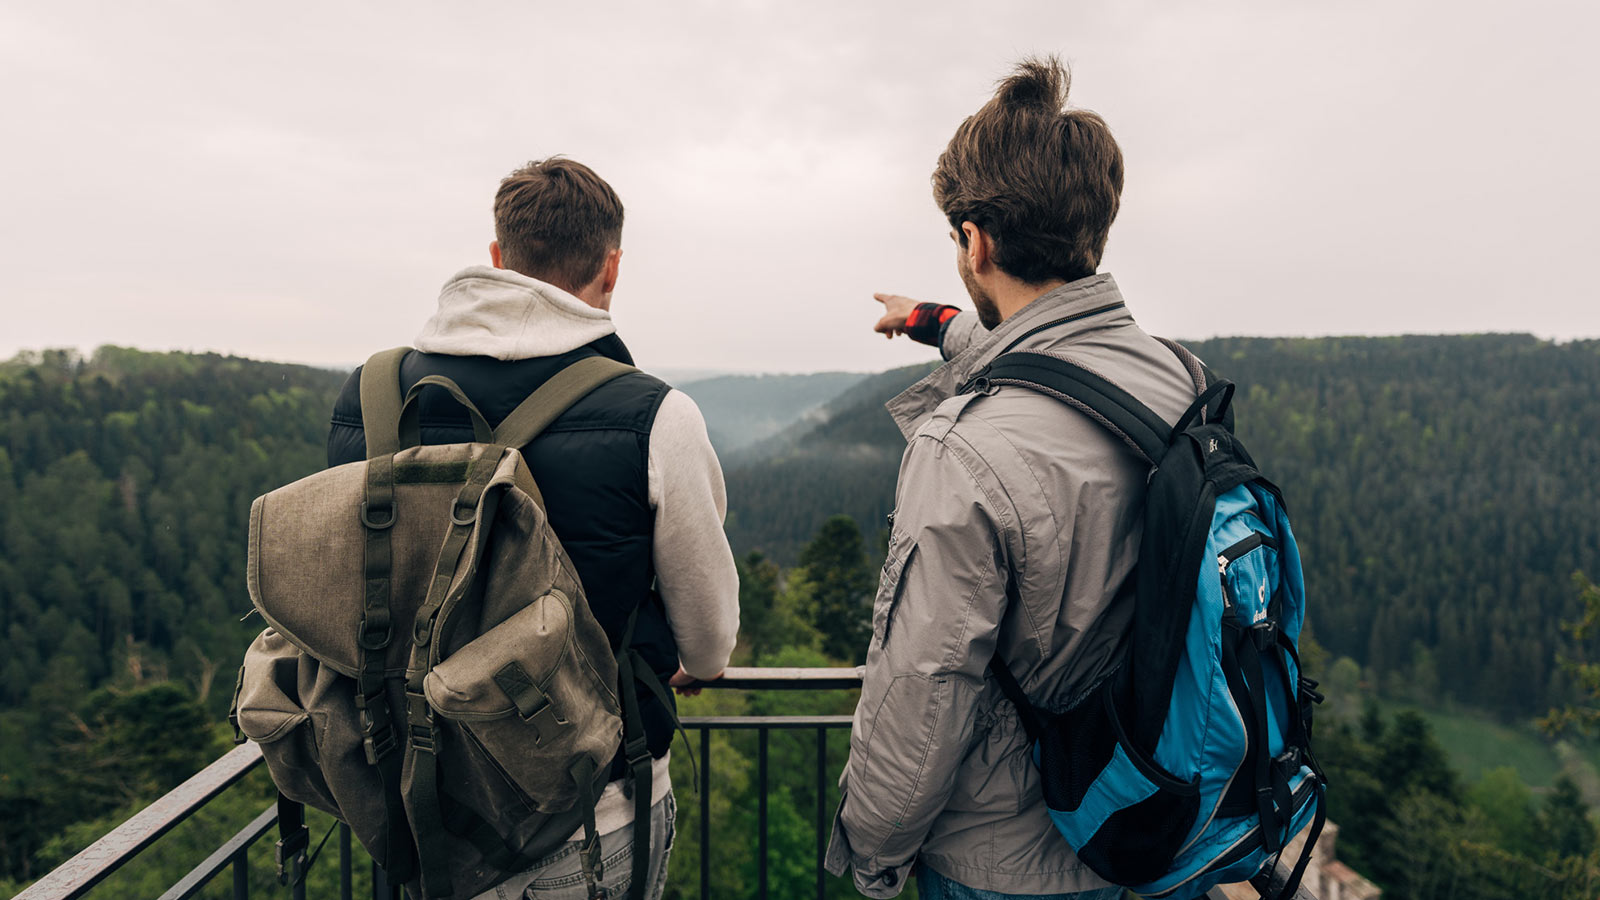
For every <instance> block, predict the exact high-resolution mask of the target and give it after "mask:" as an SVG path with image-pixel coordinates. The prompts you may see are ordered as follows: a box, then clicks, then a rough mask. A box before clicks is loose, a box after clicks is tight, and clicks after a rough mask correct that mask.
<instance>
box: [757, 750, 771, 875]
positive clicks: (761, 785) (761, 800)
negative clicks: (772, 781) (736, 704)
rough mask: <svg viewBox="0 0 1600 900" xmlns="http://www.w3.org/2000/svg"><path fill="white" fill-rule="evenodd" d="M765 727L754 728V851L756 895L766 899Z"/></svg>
mask: <svg viewBox="0 0 1600 900" xmlns="http://www.w3.org/2000/svg"><path fill="white" fill-rule="evenodd" d="M767 734H768V731H767V728H766V726H762V727H761V728H759V729H757V730H756V773H757V774H756V809H757V813H756V818H757V819H758V820H759V821H760V823H761V836H760V837H759V838H758V849H757V851H756V864H757V866H758V868H757V870H756V873H757V874H756V883H757V884H758V885H759V887H758V888H757V890H756V896H757V897H759V898H760V900H767Z"/></svg>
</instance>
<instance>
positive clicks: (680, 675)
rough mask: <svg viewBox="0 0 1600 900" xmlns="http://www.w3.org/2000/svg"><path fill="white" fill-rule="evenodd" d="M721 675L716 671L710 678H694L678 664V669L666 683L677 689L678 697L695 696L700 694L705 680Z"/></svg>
mask: <svg viewBox="0 0 1600 900" xmlns="http://www.w3.org/2000/svg"><path fill="white" fill-rule="evenodd" d="M721 677H722V673H721V672H718V673H717V674H715V675H713V676H711V677H710V678H696V677H694V676H693V675H690V674H689V673H688V672H685V671H684V670H683V666H679V667H678V671H677V672H676V673H675V674H674V675H673V676H672V677H671V678H668V679H667V684H670V685H672V689H673V690H675V691H677V692H678V696H680V697H697V696H699V694H700V689H701V687H703V686H704V685H705V683H706V682H708V681H716V680H717V679H718V678H721Z"/></svg>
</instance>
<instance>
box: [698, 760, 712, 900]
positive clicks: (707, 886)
mask: <svg viewBox="0 0 1600 900" xmlns="http://www.w3.org/2000/svg"><path fill="white" fill-rule="evenodd" d="M700 767H701V768H700V771H701V772H702V773H703V774H702V775H701V776H700V900H711V729H710V728H702V729H700Z"/></svg>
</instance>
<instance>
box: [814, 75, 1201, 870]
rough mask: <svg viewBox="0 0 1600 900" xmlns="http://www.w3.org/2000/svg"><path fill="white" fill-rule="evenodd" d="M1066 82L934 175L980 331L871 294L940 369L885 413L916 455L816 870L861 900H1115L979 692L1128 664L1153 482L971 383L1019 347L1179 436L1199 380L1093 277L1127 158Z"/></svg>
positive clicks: (1044, 408) (988, 697)
mask: <svg viewBox="0 0 1600 900" xmlns="http://www.w3.org/2000/svg"><path fill="white" fill-rule="evenodd" d="M1069 83H1070V79H1069V75H1068V73H1067V71H1066V69H1065V68H1064V67H1063V66H1062V65H1061V63H1060V62H1059V61H1057V60H1056V59H1055V58H1053V57H1047V58H1043V59H1027V60H1024V61H1023V62H1021V63H1020V64H1019V65H1018V66H1017V67H1016V70H1015V71H1014V72H1013V73H1012V74H1011V75H1010V76H1009V77H1007V78H1005V79H1004V80H1002V81H1001V82H1000V84H999V87H998V90H997V91H996V92H995V95H994V97H993V98H992V99H990V100H989V102H988V103H986V104H984V106H983V107H982V108H981V109H979V110H978V112H977V113H975V114H974V115H972V116H971V117H969V118H968V119H967V120H966V121H964V122H962V123H961V125H960V127H958V128H957V129H956V133H955V136H954V137H952V138H951V139H950V143H949V145H948V146H947V147H946V148H945V150H944V153H943V154H941V155H940V157H939V162H938V166H937V167H936V168H935V169H934V172H933V195H934V200H935V201H936V202H937V203H938V204H939V208H940V209H941V210H942V211H943V212H944V214H945V217H946V218H947V219H948V220H949V223H950V239H951V241H952V245H953V248H954V250H955V255H956V270H957V272H959V273H960V275H961V280H962V283H963V284H964V285H965V286H966V289H967V293H968V294H969V295H970V296H971V298H972V304H973V307H974V308H975V309H976V315H974V314H973V313H971V312H960V311H958V310H956V309H955V308H954V307H950V306H944V305H940V304H933V303H918V302H917V301H915V300H911V299H908V298H905V297H900V296H896V295H891V294H877V295H875V297H876V298H877V300H878V301H880V302H881V303H883V305H884V315H883V317H882V318H881V319H879V320H878V323H877V325H876V326H875V329H876V330H877V331H878V332H880V333H882V334H885V335H887V336H889V337H891V338H892V337H894V336H896V335H899V334H905V335H908V336H909V337H911V338H912V339H913V340H917V341H921V342H923V343H927V344H933V345H935V346H938V347H939V350H940V353H941V354H942V355H943V357H944V358H945V359H946V360H947V361H948V362H947V363H946V365H944V366H943V367H941V368H940V369H939V370H937V371H936V372H934V373H933V374H932V375H929V376H928V377H927V378H925V379H923V380H922V381H920V382H918V383H917V384H915V385H913V386H912V387H911V388H910V389H908V390H907V391H905V392H904V393H903V394H901V395H900V396H898V397H896V398H895V399H894V400H892V401H890V403H889V405H888V409H889V413H890V415H892V416H893V417H894V420H895V422H896V424H897V425H899V427H900V430H901V431H902V433H904V435H905V436H906V439H907V442H908V443H907V447H906V451H905V456H904V459H903V460H902V462H901V466H900V476H899V482H898V486H897V489H896V509H895V513H894V514H893V515H892V516H891V517H890V525H891V528H890V538H889V550H888V558H887V561H886V562H885V564H884V569H883V575H882V579H881V582H880V584H879V588H878V596H877V600H876V602H875V604H874V609H873V617H872V622H873V629H872V642H871V644H870V645H869V647H868V650H867V664H866V678H865V682H864V684H863V687H862V691H861V700H860V703H859V704H858V705H857V707H856V714H855V723H854V730H853V731H852V733H851V738H850V761H849V763H848V765H847V766H846V768H845V773H844V776H843V777H842V779H841V781H840V786H841V790H842V798H841V800H840V805H839V813H838V817H837V819H836V821H835V825H834V833H833V841H832V843H831V845H830V847H829V849H828V857H827V865H828V868H829V870H830V871H832V872H833V873H834V874H841V875H842V874H843V873H844V870H845V869H846V868H847V867H848V868H852V869H854V873H855V884H856V887H857V888H858V889H859V890H860V891H861V892H862V893H863V894H865V895H867V896H869V897H893V896H895V895H897V894H899V893H900V891H901V890H902V889H903V888H904V887H905V884H906V881H907V879H908V878H909V877H911V876H912V875H913V874H915V876H916V877H917V879H918V894H919V896H920V897H922V898H923V900H946V898H952V900H953V898H1003V897H1014V896H1026V897H1039V896H1048V897H1056V898H1063V897H1072V898H1094V900H1101V898H1105V900H1110V898H1116V897H1120V896H1121V894H1122V889H1121V888H1117V887H1110V886H1108V884H1107V882H1105V881H1104V880H1102V879H1101V878H1100V877H1099V876H1097V875H1095V874H1094V873H1093V872H1092V871H1090V870H1089V868H1088V867H1087V866H1085V865H1084V864H1083V863H1081V862H1080V861H1079V860H1078V859H1077V857H1076V856H1074V854H1073V852H1072V850H1071V849H1070V848H1069V847H1068V846H1067V844H1066V842H1065V841H1064V840H1062V838H1061V835H1060V833H1058V832H1057V831H1056V829H1055V827H1054V826H1053V824H1052V823H1051V820H1050V818H1049V817H1048V814H1047V812H1046V807H1045V802H1044V797H1043V794H1042V792H1041V787H1040V775H1039V770H1038V769H1037V768H1036V767H1035V766H1034V764H1033V762H1032V759H1031V747H1030V742H1029V740H1028V737H1027V734H1026V733H1025V731H1024V730H1023V728H1022V725H1021V724H1020V722H1019V721H1018V715H1017V710H1016V708H1015V707H1014V706H1012V704H1011V703H1009V702H1008V701H1007V700H1006V699H1005V697H1004V696H1003V694H1002V693H1001V690H1000V688H999V687H998V685H997V684H996V682H995V679H994V677H993V675H992V674H991V672H990V664H991V659H993V658H995V657H996V654H998V655H999V656H1000V657H1001V658H1003V659H1004V660H1006V662H1007V664H1008V665H1009V667H1010V669H1011V671H1012V674H1013V675H1014V676H1015V677H1016V679H1017V680H1018V681H1020V682H1021V684H1022V686H1023V688H1024V690H1025V691H1026V693H1027V694H1028V697H1029V699H1030V700H1031V701H1032V702H1033V704H1035V705H1037V706H1041V707H1046V708H1048V709H1051V710H1052V711H1061V710H1065V709H1068V708H1071V707H1073V706H1074V705H1076V704H1077V703H1079V702H1081V701H1082V700H1083V699H1084V698H1086V697H1088V696H1090V695H1091V694H1092V693H1093V692H1094V690H1095V689H1096V688H1097V687H1098V686H1099V685H1100V684H1101V683H1102V682H1103V681H1104V680H1105V679H1106V678H1107V677H1108V676H1109V675H1110V674H1111V672H1112V671H1113V670H1114V669H1115V668H1116V666H1117V664H1118V663H1119V662H1120V652H1121V647H1122V645H1123V637H1124V635H1125V634H1126V633H1127V630H1128V628H1129V623H1130V619H1131V614H1132V608H1133V604H1132V597H1131V595H1130V594H1128V593H1126V592H1125V585H1126V584H1128V583H1130V581H1129V575H1130V574H1131V573H1132V571H1133V567H1134V563H1135V561H1136V560H1137V558H1138V552H1139V536H1140V526H1141V524H1142V523H1141V516H1140V511H1141V506H1142V500H1143V497H1144V488H1145V476H1146V474H1147V468H1146V466H1145V465H1144V464H1143V463H1141V462H1139V461H1138V460H1136V459H1135V458H1134V456H1133V455H1132V454H1129V453H1128V452H1127V451H1126V450H1125V449H1124V448H1123V447H1121V446H1120V445H1119V444H1118V443H1117V442H1116V441H1115V439H1113V438H1112V437H1111V435H1110V434H1109V432H1107V431H1106V430H1105V429H1104V428H1103V427H1101V426H1100V425H1099V424H1097V423H1096V422H1094V421H1092V420H1090V419H1089V418H1088V417H1087V416H1085V415H1082V414H1080V413H1078V412H1077V411H1076V410H1074V409H1072V408H1070V407H1069V406H1067V405H1066V404H1063V403H1061V402H1058V401H1057V400H1055V399H1054V398H1052V397H1048V396H1045V395H1043V394H1040V393H1038V392H1036V391H1033V390H1029V389H1025V388H1020V387H1015V386H995V385H989V384H986V383H984V382H982V381H979V382H978V384H977V386H976V387H975V388H974V389H971V390H968V391H966V392H965V393H963V392H962V388H963V386H965V385H966V384H967V383H968V382H969V380H971V379H973V378H974V377H975V376H977V375H978V374H979V373H980V372H981V371H982V370H983V368H984V366H986V365H987V364H988V363H989V362H991V361H992V360H993V359H995V357H997V356H999V355H1000V354H1001V353H1004V352H1006V351H1010V350H1029V351H1037V352H1044V353H1052V354H1060V355H1064V356H1066V357H1068V358H1070V359H1071V360H1073V361H1074V362H1077V363H1080V364H1081V365H1083V366H1085V367H1087V368H1090V369H1092V370H1094V371H1095V372H1097V373H1100V374H1101V375H1103V376H1104V377H1106V378H1108V379H1110V380H1111V381H1113V382H1116V383H1117V384H1120V385H1122V386H1123V387H1125V388H1126V389H1127V390H1128V391H1129V392H1130V393H1132V394H1134V395H1135V396H1137V397H1138V398H1140V399H1141V400H1142V401H1143V402H1144V403H1145V404H1146V405H1147V406H1149V407H1150V408H1151V409H1152V410H1154V411H1155V412H1156V413H1157V414H1158V415H1160V416H1162V417H1164V418H1166V419H1167V421H1168V422H1169V423H1175V422H1176V421H1177V420H1178V418H1179V416H1180V415H1182V413H1183V411H1184V410H1185V409H1187V408H1188V406H1189V405H1190V404H1191V403H1192V402H1193V401H1194V397H1195V392H1194V382H1193V381H1192V379H1191V378H1190V376H1189V373H1188V372H1187V371H1186V369H1185V368H1184V366H1183V364H1182V363H1180V362H1179V360H1178V358H1177V356H1175V355H1174V354H1173V353H1172V352H1171V351H1170V350H1169V349H1168V348H1167V347H1166V346H1165V345H1163V344H1162V343H1160V342H1159V341H1157V340H1156V339H1155V338H1153V337H1151V336H1150V335H1148V334H1146V333H1145V332H1144V331H1143V330H1142V329H1140V328H1139V326H1138V325H1136V324H1135V323H1134V320H1133V317H1132V315H1131V314H1130V312H1129V310H1128V307H1127V305H1126V304H1125V303H1124V302H1123V299H1122V295H1121V294H1120V293H1119V292H1118V290H1117V285H1116V283H1115V282H1114V281H1113V280H1112V279H1111V276H1110V275H1108V274H1103V273H1100V274H1097V272H1098V269H1099V265H1100V258H1101V254H1102V253H1103V251H1104V250H1105V245H1106V237H1107V234H1108V233H1109V231H1110V229H1111V223H1112V221H1113V220H1114V219H1115V218H1116V215H1117V205H1118V202H1119V198H1120V196H1121V193H1122V175H1123V170H1122V153H1121V151H1120V150H1119V149H1118V147H1117V142H1116V140H1115V139H1114V138H1113V137H1112V136H1111V131H1110V129H1109V128H1108V127H1107V126H1106V123H1105V121H1104V120H1103V119H1101V118H1100V117H1099V116H1097V115H1095V114H1094V113H1092V112H1089V111H1088V110H1082V109H1073V108H1070V107H1068V106H1067V89H1068V86H1069Z"/></svg>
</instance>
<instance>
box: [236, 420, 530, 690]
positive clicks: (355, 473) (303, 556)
mask: <svg viewBox="0 0 1600 900" xmlns="http://www.w3.org/2000/svg"><path fill="white" fill-rule="evenodd" d="M490 453H496V454H498V455H499V459H498V463H497V465H496V468H495V471H494V474H493V476H492V478H491V480H490V483H489V486H488V488H487V489H485V490H484V492H483V496H484V500H483V501H482V502H480V510H481V508H482V504H483V503H485V502H493V501H492V498H493V496H494V495H496V494H498V493H501V492H503V490H504V489H505V488H506V487H508V486H510V485H516V486H517V487H519V488H521V487H523V486H524V485H531V482H532V479H531V477H530V476H529V475H528V474H527V466H526V465H525V464H524V463H523V462H522V457H521V455H520V454H518V453H517V452H516V451H514V450H508V449H506V448H503V447H495V446H493V445H484V444H471V445H465V444H456V445H440V446H425V447H416V448H412V449H410V450H404V451H401V452H400V453H398V454H396V455H395V457H394V476H395V482H396V488H395V490H396V493H397V494H399V497H398V498H397V501H396V502H395V503H394V505H393V508H394V510H395V513H394V515H393V519H392V525H390V526H389V528H388V530H389V533H390V544H391V546H392V547H393V548H394V550H393V560H392V567H391V570H390V573H389V580H390V582H391V583H392V584H394V585H396V586H401V585H412V586H415V585H424V586H425V585H427V583H428V580H429V579H430V577H431V576H432V574H433V570H434V564H435V562H436V561H437V558H438V553H439V540H440V537H441V531H440V521H441V520H443V522H445V523H446V524H448V523H449V516H450V515H451V513H452V504H454V502H455V498H456V496H457V495H458V494H459V493H460V490H461V482H462V481H463V480H464V478H465V473H466V472H467V470H468V468H469V467H470V466H471V465H472V464H473V463H474V462H476V461H477V460H479V459H481V458H483V457H485V456H486V455H487V454H490ZM369 465H370V463H368V462H355V463H348V464H346V465H343V466H337V467H335V468H332V469H327V470H325V471H322V472H318V473H316V474H314V475H310V476H308V477H306V478H302V479H300V480H299V481H296V482H294V483H292V484H288V485H285V486H283V487H281V488H278V489H277V490H275V491H272V492H270V493H267V494H264V495H262V496H260V497H258V498H256V501H255V502H254V503H253V504H251V507H250V540H249V559H248V562H247V565H246V570H245V571H246V580H247V583H248V586H249V590H250V601H251V603H252V604H254V605H255V607H256V609H258V610H260V612H261V614H262V616H263V617H264V618H265V619H266V620H267V622H268V624H270V625H271V626H272V627H273V628H274V629H275V630H277V631H278V632H279V633H280V634H282V635H283V637H284V638H286V639H287V640H289V641H290V642H292V643H294V644H295V645H296V646H297V647H299V648H300V649H301V650H304V651H305V652H306V653H309V654H311V655H312V656H314V657H316V658H317V659H318V660H319V661H320V662H322V663H323V664H324V665H327V666H329V667H330V668H332V669H333V670H334V671H336V672H339V673H340V674H342V675H347V676H350V677H352V678H354V677H356V676H357V675H358V674H359V669H360V665H361V648H360V645H359V640H360V630H361V623H362V612H363V603H364V600H365V594H366V587H367V581H368V579H367V572H366V540H367V534H366V533H367V528H366V526H365V525H364V524H363V518H362V517H363V516H364V515H365V510H364V508H363V502H364V500H365V497H366V488H367V467H368V466H369ZM519 470H520V471H519ZM408 513H409V514H408ZM474 514H475V515H476V514H478V511H474ZM483 524H484V523H482V522H478V523H477V529H478V530H481V529H482V526H483ZM479 537H486V536H480V535H477V534H476V533H475V535H474V538H473V540H472V543H473V544H476V543H477V540H478V538H479ZM473 568H474V567H471V566H463V567H461V569H460V570H459V571H458V572H457V573H456V577H455V580H454V581H453V583H452V587H451V594H455V593H458V592H459V590H460V588H461V586H462V582H463V581H464V580H465V579H466V578H468V577H470V574H471V571H472V569H473ZM425 593H426V592H425V591H418V590H398V589H397V590H394V591H393V592H392V597H391V600H390V612H389V617H390V621H391V622H392V623H394V625H393V626H392V627H394V628H396V629H406V628H407V627H408V624H409V623H410V622H411V620H412V618H413V617H414V616H415V615H416V611H417V608H418V606H419V605H420V603H421V602H422V600H423V595H424V594H425ZM406 636H407V635H406V633H405V631H404V630H400V631H396V632H395V634H394V635H393V638H394V639H392V640H390V641H389V645H388V658H387V664H386V667H387V668H388V669H390V670H392V671H396V672H398V671H400V670H403V669H404V668H405V664H406V658H407V655H408V653H409V649H410V641H409V640H406V639H405V638H406Z"/></svg>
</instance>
